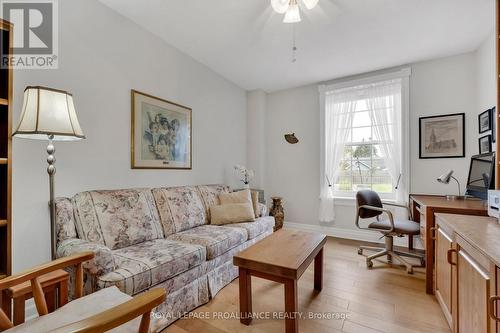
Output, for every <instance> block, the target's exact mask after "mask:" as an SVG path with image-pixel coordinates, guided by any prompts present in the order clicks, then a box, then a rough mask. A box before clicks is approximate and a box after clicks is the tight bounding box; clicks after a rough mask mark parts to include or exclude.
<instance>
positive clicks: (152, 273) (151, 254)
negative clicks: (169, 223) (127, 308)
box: [97, 239, 206, 295]
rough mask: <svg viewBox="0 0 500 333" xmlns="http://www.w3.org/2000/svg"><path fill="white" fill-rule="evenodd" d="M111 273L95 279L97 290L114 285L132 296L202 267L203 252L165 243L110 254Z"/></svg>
mask: <svg viewBox="0 0 500 333" xmlns="http://www.w3.org/2000/svg"><path fill="white" fill-rule="evenodd" d="M113 256H114V258H115V263H116V266H117V267H118V268H117V269H116V270H114V271H113V272H110V273H108V274H106V275H103V276H100V277H98V279H97V284H98V287H99V289H100V288H105V287H109V286H112V285H116V286H117V287H118V288H120V290H122V291H123V292H126V293H127V294H130V295H134V294H136V293H138V292H141V291H143V290H146V289H148V288H150V287H152V286H154V285H156V284H158V283H160V282H163V281H165V280H167V279H169V278H171V277H173V276H176V275H177V274H180V273H182V272H185V271H187V270H189V269H191V268H193V267H196V266H198V265H200V264H201V263H203V262H204V261H205V258H206V254H205V248H204V247H203V246H199V245H193V244H185V243H180V242H176V241H171V240H166V239H155V240H152V241H148V242H144V243H140V244H137V245H132V246H129V247H126V248H123V249H119V250H114V251H113Z"/></svg>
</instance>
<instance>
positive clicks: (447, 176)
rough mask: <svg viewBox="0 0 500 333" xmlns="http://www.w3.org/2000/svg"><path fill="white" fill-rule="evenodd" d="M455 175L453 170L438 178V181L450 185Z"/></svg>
mask: <svg viewBox="0 0 500 333" xmlns="http://www.w3.org/2000/svg"><path fill="white" fill-rule="evenodd" d="M452 175H453V170H450V171H448V172H445V173H443V174H442V175H441V176H439V177H438V179H437V181H438V182H440V183H443V184H448V183H449V182H450V179H451V176H452Z"/></svg>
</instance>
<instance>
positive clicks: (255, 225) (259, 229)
mask: <svg viewBox="0 0 500 333" xmlns="http://www.w3.org/2000/svg"><path fill="white" fill-rule="evenodd" d="M225 227H234V228H243V229H245V230H246V231H247V234H248V239H249V240H250V239H254V238H255V237H257V236H259V235H262V234H263V233H265V232H266V231H268V230H273V228H274V217H272V216H265V217H260V218H258V219H256V220H255V221H253V222H244V223H233V224H226V225H225Z"/></svg>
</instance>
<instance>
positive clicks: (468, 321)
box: [454, 247, 494, 333]
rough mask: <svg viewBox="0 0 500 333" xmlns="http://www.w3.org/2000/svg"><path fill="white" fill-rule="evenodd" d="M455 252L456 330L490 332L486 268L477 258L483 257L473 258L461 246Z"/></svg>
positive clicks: (488, 279)
mask: <svg viewBox="0 0 500 333" xmlns="http://www.w3.org/2000/svg"><path fill="white" fill-rule="evenodd" d="M457 253H458V255H457V258H456V259H457V262H456V265H457V289H456V290H454V293H455V294H458V302H457V305H458V311H457V328H458V330H457V332H464V333H469V332H470V333H475V332H477V333H482V332H490V318H489V316H488V299H489V297H490V296H492V295H491V294H490V289H491V278H490V274H489V271H488V268H486V267H483V265H481V263H479V261H478V260H477V259H483V258H474V256H473V255H472V254H471V253H468V252H467V251H466V250H465V249H463V248H460V247H459V249H458V252H457ZM493 278H494V276H493Z"/></svg>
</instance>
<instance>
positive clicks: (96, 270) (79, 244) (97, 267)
mask: <svg viewBox="0 0 500 333" xmlns="http://www.w3.org/2000/svg"><path fill="white" fill-rule="evenodd" d="M86 251H90V252H92V253H94V259H93V260H89V261H88V262H86V263H84V264H83V268H85V270H86V271H87V272H88V273H90V274H91V275H97V276H101V275H104V274H106V273H109V272H112V271H114V270H115V269H116V264H115V259H114V256H113V252H112V251H111V249H109V248H108V247H106V246H104V245H101V244H97V243H91V242H88V241H86V240H83V239H79V238H70V239H66V240H64V241H62V242H61V243H59V244H58V247H57V257H66V256H70V255H73V254H75V253H80V252H86Z"/></svg>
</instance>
